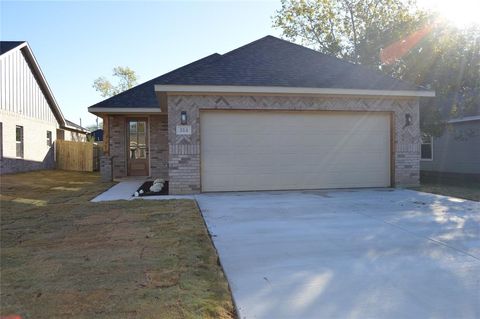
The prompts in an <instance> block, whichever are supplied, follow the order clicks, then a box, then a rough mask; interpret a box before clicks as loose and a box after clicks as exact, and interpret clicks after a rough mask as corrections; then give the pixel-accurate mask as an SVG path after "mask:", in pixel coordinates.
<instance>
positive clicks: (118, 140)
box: [100, 115, 127, 178]
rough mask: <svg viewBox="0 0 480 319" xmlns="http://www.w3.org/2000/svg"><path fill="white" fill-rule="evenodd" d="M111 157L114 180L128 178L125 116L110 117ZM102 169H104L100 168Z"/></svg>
mask: <svg viewBox="0 0 480 319" xmlns="http://www.w3.org/2000/svg"><path fill="white" fill-rule="evenodd" d="M109 122H110V141H109V143H110V157H111V161H112V164H111V165H112V167H111V170H112V176H113V178H121V177H125V176H127V151H126V148H125V147H126V139H127V138H126V130H127V119H126V117H125V116H123V115H113V116H110V120H109ZM100 169H102V168H100Z"/></svg>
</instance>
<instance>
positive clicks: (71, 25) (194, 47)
mask: <svg viewBox="0 0 480 319" xmlns="http://www.w3.org/2000/svg"><path fill="white" fill-rule="evenodd" d="M279 8H280V2H279V1H244V2H238V1H216V2H200V1H172V2H166V1H149V2H140V1H135V2H126V1H104V2H99V1H81V2H72V1H52V2H43V1H35V2H24V1H21V2H20V1H15V2H8V1H3V0H0V38H1V40H4V41H7V40H26V41H28V43H29V44H30V47H31V48H32V50H33V53H34V55H35V57H36V59H37V61H38V63H39V64H40V67H41V69H42V71H43V73H44V75H45V77H46V79H47V82H48V84H49V85H50V88H51V89H52V91H53V94H54V95H55V98H56V99H57V102H58V104H59V105H60V108H61V109H62V112H63V113H64V116H65V117H66V118H67V119H69V120H71V121H73V122H76V123H79V121H80V118H81V119H82V125H83V126H87V125H90V124H95V119H96V117H95V116H94V115H92V114H89V113H88V111H87V107H89V106H90V105H92V104H95V103H97V102H99V101H101V100H103V99H104V98H102V97H101V95H100V94H99V92H97V91H95V89H94V88H93V87H92V84H93V81H94V80H95V79H96V78H97V77H99V76H102V75H103V76H106V77H107V78H110V79H112V75H111V74H112V69H113V68H114V67H115V66H128V67H130V68H131V69H133V70H135V71H136V73H137V75H138V77H139V81H138V82H139V83H142V82H145V81H147V80H149V79H151V78H154V77H157V76H160V75H162V74H163V73H166V72H168V71H170V70H173V69H176V68H178V67H181V66H183V65H185V64H188V63H190V62H193V61H195V60H198V59H199V58H202V57H204V56H207V55H210V54H212V53H215V52H217V53H220V54H223V53H225V52H228V51H230V50H233V49H235V48H237V47H239V46H241V45H244V44H247V43H249V42H251V41H254V40H256V39H258V38H261V37H263V36H265V35H268V34H271V35H274V36H280V31H279V30H275V29H273V28H272V21H271V16H272V15H273V14H274V13H275V10H277V9H279Z"/></svg>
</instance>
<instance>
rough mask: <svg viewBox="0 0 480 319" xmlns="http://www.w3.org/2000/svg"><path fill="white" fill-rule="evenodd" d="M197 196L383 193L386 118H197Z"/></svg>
mask: <svg viewBox="0 0 480 319" xmlns="http://www.w3.org/2000/svg"><path fill="white" fill-rule="evenodd" d="M200 128H201V166H202V173H201V174H202V175H201V176H202V190H203V191H228V190H231V191H240V190H274V189H318V188H344V187H385V186H389V183H390V124H389V115H388V114H387V113H371V112H370V113H366V112H362V113H360V112H255V111H225V112H223V111H221V112H219V111H215V112H201V127H200Z"/></svg>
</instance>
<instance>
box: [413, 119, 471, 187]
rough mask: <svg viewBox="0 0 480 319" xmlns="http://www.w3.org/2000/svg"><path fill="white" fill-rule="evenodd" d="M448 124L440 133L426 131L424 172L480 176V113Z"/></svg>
mask: <svg viewBox="0 0 480 319" xmlns="http://www.w3.org/2000/svg"><path fill="white" fill-rule="evenodd" d="M447 124H448V125H447V127H446V129H445V131H444V132H443V134H442V135H441V136H440V137H432V136H429V135H426V134H423V135H422V154H421V158H422V161H421V163H420V169H421V170H422V173H425V175H438V176H439V175H444V176H445V177H455V175H457V176H458V177H461V176H462V175H470V177H473V178H476V179H478V180H480V116H479V115H477V116H469V117H464V118H460V119H453V120H449V121H448V122H447Z"/></svg>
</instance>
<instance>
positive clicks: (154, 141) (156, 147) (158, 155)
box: [100, 115, 168, 179]
mask: <svg viewBox="0 0 480 319" xmlns="http://www.w3.org/2000/svg"><path fill="white" fill-rule="evenodd" d="M128 117H129V116H127V115H111V116H110V117H109V118H110V120H109V122H110V141H109V143H110V156H109V157H108V158H104V160H103V161H101V162H100V171H101V173H102V178H103V179H108V176H111V177H112V178H122V177H125V176H127V151H126V142H127V138H126V130H127V118H128ZM132 117H133V116H132ZM148 122H149V125H148V127H149V142H150V147H149V156H150V176H152V177H154V178H158V177H160V178H164V179H168V137H167V131H168V127H167V125H168V124H167V116H165V115H151V116H149V117H148ZM109 161H110V162H109ZM110 172H111V173H110Z"/></svg>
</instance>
